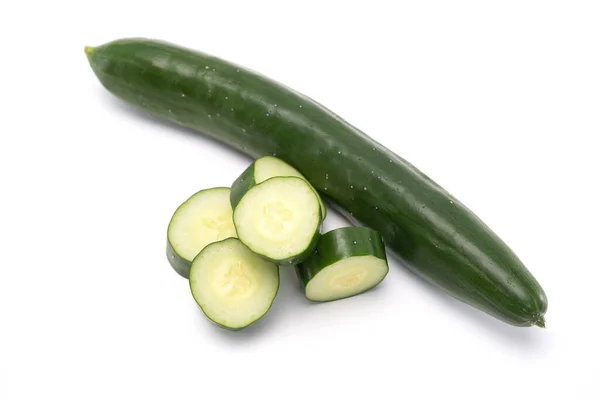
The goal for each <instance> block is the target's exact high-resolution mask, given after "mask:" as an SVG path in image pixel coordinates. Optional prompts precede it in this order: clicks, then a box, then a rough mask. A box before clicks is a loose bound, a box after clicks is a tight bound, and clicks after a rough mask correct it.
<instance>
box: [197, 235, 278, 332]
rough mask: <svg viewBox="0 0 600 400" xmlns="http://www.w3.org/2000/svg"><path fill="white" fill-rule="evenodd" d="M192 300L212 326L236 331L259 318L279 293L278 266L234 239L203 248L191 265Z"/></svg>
mask: <svg viewBox="0 0 600 400" xmlns="http://www.w3.org/2000/svg"><path fill="white" fill-rule="evenodd" d="M189 285H190V290H191V292H192V296H193V297H194V300H195V301H196V303H197V304H198V306H200V309H201V310H202V312H203V313H204V315H205V316H206V317H207V318H208V319H210V320H211V321H213V322H214V323H215V324H217V325H219V326H221V327H223V328H228V329H232V330H239V329H242V328H245V327H247V326H249V325H250V324H252V323H254V322H256V321H258V320H259V319H261V318H262V317H263V316H264V315H265V314H266V313H267V311H269V309H270V308H271V305H272V304H273V300H274V299H275V297H276V296H277V292H278V291H279V267H278V266H277V265H276V264H273V263H271V262H269V261H267V260H265V259H263V258H261V257H258V256H257V255H256V254H254V253H252V252H251V251H250V250H249V249H248V248H247V247H246V246H244V245H243V244H242V242H240V241H239V240H238V239H236V238H229V239H224V240H221V241H218V242H214V243H211V244H209V245H208V246H206V247H205V248H204V249H203V250H202V251H201V252H200V253H198V255H197V256H196V257H195V258H194V261H193V262H192V268H191V270H190V279H189Z"/></svg>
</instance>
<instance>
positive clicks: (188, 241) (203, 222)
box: [167, 187, 236, 278]
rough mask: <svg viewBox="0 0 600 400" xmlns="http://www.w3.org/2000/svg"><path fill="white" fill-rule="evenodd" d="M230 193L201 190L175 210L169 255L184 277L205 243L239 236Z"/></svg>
mask: <svg viewBox="0 0 600 400" xmlns="http://www.w3.org/2000/svg"><path fill="white" fill-rule="evenodd" d="M230 192H231V191H230V189H229V188H226V187H218V188H211V189H205V190H201V191H199V192H197V193H195V194H193V195H192V196H190V197H189V198H188V199H187V200H186V201H184V202H183V203H182V204H181V205H180V206H179V207H177V209H176V210H175V212H174V213H173V216H172V217H171V221H169V226H168V228H167V258H168V260H169V263H170V264H171V266H172V267H173V269H174V270H175V271H177V273H178V274H179V275H181V276H183V277H184V278H188V277H189V275H190V267H191V265H192V260H193V259H194V257H196V255H198V253H199V252H200V251H201V250H202V249H203V248H204V247H205V246H206V245H208V244H210V243H212V242H216V241H218V240H223V239H225V238H229V237H236V232H235V226H234V225H233V210H232V209H231V203H230V200H229V197H230Z"/></svg>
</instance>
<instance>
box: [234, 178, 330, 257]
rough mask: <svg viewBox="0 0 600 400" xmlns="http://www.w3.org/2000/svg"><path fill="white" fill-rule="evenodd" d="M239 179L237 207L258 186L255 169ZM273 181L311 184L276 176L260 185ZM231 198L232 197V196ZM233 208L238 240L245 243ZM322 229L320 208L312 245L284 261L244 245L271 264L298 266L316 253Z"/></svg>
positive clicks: (236, 190) (309, 244)
mask: <svg viewBox="0 0 600 400" xmlns="http://www.w3.org/2000/svg"><path fill="white" fill-rule="evenodd" d="M246 173H251V174H252V176H251V177H249V176H248V175H245V174H246ZM244 175H245V177H244ZM238 179H239V180H240V184H239V187H238V188H237V189H235V192H236V193H237V195H241V196H240V199H239V200H238V201H237V203H236V206H237V204H239V202H240V201H242V198H243V197H244V195H245V194H246V193H248V192H249V191H250V190H251V189H252V188H254V187H255V186H256V185H255V184H254V168H252V169H250V168H248V169H246V171H244V173H242V175H240V177H239V178H238ZM242 179H243V182H242ZM272 179H298V180H300V181H302V182H304V183H305V184H307V185H309V186H310V184H309V183H308V182H306V180H304V179H302V178H297V177H295V176H274V177H272V178H269V179H267V180H265V181H263V182H261V183H260V184H263V183H265V182H268V181H270V180H272ZM248 181H250V182H252V184H251V185H248V184H247V182H248ZM236 182H237V181H236ZM236 182H234V183H233V185H232V187H231V193H233V192H234V186H236ZM243 189H246V191H245V192H243V193H242V192H241V191H242V190H243ZM313 192H314V189H313ZM229 196H230V197H231V194H230V195H229ZM232 207H233V225H235V230H236V231H237V235H238V238H239V239H240V240H241V241H242V242H244V240H243V239H244V238H242V237H240V232H239V230H238V225H237V224H236V221H235V213H236V209H235V207H234V206H233V203H232ZM322 227H323V218H322V214H321V207H320V206H319V224H318V225H317V230H316V231H315V234H314V235H313V237H312V239H311V241H310V243H308V245H307V246H306V247H305V248H304V250H303V251H302V252H301V253H299V254H296V255H294V256H292V257H289V258H286V259H283V260H277V259H274V258H271V257H269V255H268V254H262V253H259V252H258V251H257V250H255V249H253V248H252V247H250V246H248V245H247V244H246V243H244V244H245V245H246V246H248V248H249V249H250V250H252V251H253V252H254V253H255V254H258V255H259V256H261V257H263V258H264V259H266V260H269V261H271V262H274V263H277V264H279V265H296V264H298V263H300V262H302V261H304V260H306V259H307V258H308V257H310V256H311V254H312V253H313V252H314V251H315V249H316V247H317V242H318V241H319V238H320V237H321V228H322Z"/></svg>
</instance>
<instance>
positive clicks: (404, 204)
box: [86, 38, 548, 326]
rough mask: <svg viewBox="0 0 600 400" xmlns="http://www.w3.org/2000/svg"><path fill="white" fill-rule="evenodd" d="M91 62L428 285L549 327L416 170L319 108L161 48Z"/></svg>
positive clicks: (477, 227)
mask: <svg viewBox="0 0 600 400" xmlns="http://www.w3.org/2000/svg"><path fill="white" fill-rule="evenodd" d="M86 53H87V56H88V59H89V62H90V65H91V68H92V70H93V71H94V73H95V74H96V76H97V78H98V79H99V81H100V82H101V84H102V85H103V86H104V87H105V88H106V89H107V90H108V91H110V92H111V93H113V94H114V95H115V96H117V97H118V98H120V99H121V100H123V101H124V102H126V103H128V104H131V105H133V106H135V107H137V108H139V109H141V110H142V111H143V112H145V113H147V114H149V115H152V116H154V117H156V118H159V119H162V120H166V121H171V122H173V123H176V124H179V125H182V126H184V127H188V128H190V129H192V130H195V131H197V132H199V133H203V134H206V135H208V136H210V137H212V138H214V139H216V140H218V141H220V142H222V143H225V144H227V145H229V146H231V147H232V148H235V149H237V150H239V151H240V152H244V153H246V154H248V155H249V156H251V157H253V158H258V157H261V156H265V155H268V154H274V153H275V154H276V155H277V157H278V158H280V159H282V160H284V161H285V162H287V163H289V164H290V165H293V166H294V167H295V168H296V169H298V171H299V172H300V173H301V174H302V175H303V176H305V177H306V179H308V180H309V181H310V183H311V184H312V185H313V186H314V187H315V188H316V189H317V190H318V191H319V192H320V193H322V194H323V195H324V198H325V200H327V202H328V203H330V204H332V206H333V207H335V208H337V209H339V210H341V211H342V212H343V213H344V215H345V216H346V217H347V218H348V219H349V220H350V221H351V222H352V223H353V224H355V225H363V226H368V227H370V228H372V229H374V230H376V231H378V232H379V233H380V234H381V236H382V238H383V240H384V242H385V244H386V248H387V250H388V251H389V252H391V253H393V254H396V255H397V256H398V257H399V258H400V259H401V260H402V261H403V262H402V264H403V265H405V266H407V267H408V268H410V269H411V270H412V271H414V272H415V273H416V274H418V275H419V276H421V277H422V278H424V279H425V280H426V281H428V282H430V283H432V284H434V285H437V286H438V287H440V288H441V289H443V290H444V291H445V292H446V293H448V294H449V295H451V296H453V297H455V298H457V299H459V300H461V301H463V302H465V303H467V304H470V305H472V306H473V307H476V308H478V309H480V310H482V311H484V312H486V313H488V314H490V315H492V316H494V317H496V318H498V319H500V320H502V321H505V322H507V323H509V324H512V325H516V326H532V325H538V326H544V314H545V313H546V310H547V306H548V302H547V298H546V294H545V292H544V290H543V289H542V287H541V285H540V284H539V282H538V281H537V280H536V279H535V277H534V276H533V275H532V273H531V272H530V271H529V270H528V269H527V268H526V267H525V265H524V264H523V263H522V262H521V260H520V259H519V258H518V256H517V255H516V254H515V253H514V252H513V251H512V250H511V249H510V247H509V246H508V245H507V244H506V243H505V242H504V241H502V240H501V239H500V238H499V237H498V236H497V235H496V234H495V233H494V232H493V231H492V230H491V229H490V228H489V227H488V226H487V225H486V224H485V223H484V222H483V221H482V220H481V219H480V218H478V217H477V216H476V215H475V214H474V213H473V212H472V211H470V210H469V209H468V208H467V207H466V206H465V205H464V204H462V203H461V202H460V201H458V199H456V198H454V197H453V196H452V195H451V194H449V193H448V192H447V191H446V190H444V189H443V188H442V187H441V186H439V185H438V184H437V183H435V182H434V181H433V180H432V179H430V178H429V177H428V176H426V175H425V174H424V173H422V172H421V171H419V170H418V169H417V168H416V167H415V166H413V165H412V164H410V163H409V162H408V161H406V160H405V159H403V158H402V157H400V156H398V155H396V154H395V153H394V152H392V151H391V150H389V149H388V148H386V147H384V146H383V145H382V144H380V143H378V142H376V141H375V140H373V139H371V138H370V137H369V136H367V134H365V133H364V132H362V131H360V130H359V129H357V128H356V127H354V126H352V125H351V124H350V123H348V122H347V121H345V120H344V119H342V118H341V117H340V116H338V115H336V114H335V113H333V112H332V111H331V110H329V109H327V108H326V107H324V106H323V105H321V104H319V103H318V102H316V101H314V100H312V99H311V98H308V97H306V96H304V95H302V94H300V93H298V92H296V91H294V90H292V89H290V88H288V87H287V86H285V85H283V84H280V83H278V82H275V81H273V80H271V79H269V78H268V77H266V76H263V75H261V74H259V73H256V72H253V71H252V70H249V69H245V68H243V67H242V66H239V65H236V64H233V63H231V62H228V61H226V60H223V59H220V58H217V57H214V56H211V55H208V54H205V53H202V52H198V51H194V50H191V49H188V48H185V47H181V46H177V45H174V44H170V43H167V42H163V41H155V40H149V39H143V38H133V39H119V40H115V41H113V42H109V43H106V44H104V45H101V46H99V47H96V48H90V47H88V48H86ZM349 88H350V90H352V89H353V88H354V87H353V86H352V85H350V86H349ZM350 93H351V92H350ZM355 94H356V93H355ZM359 96H360V95H359V94H357V96H356V97H357V98H359ZM517 222H518V221H517Z"/></svg>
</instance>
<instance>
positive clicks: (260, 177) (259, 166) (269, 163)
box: [254, 156, 327, 219]
mask: <svg viewBox="0 0 600 400" xmlns="http://www.w3.org/2000/svg"><path fill="white" fill-rule="evenodd" d="M276 176H295V177H297V178H301V179H304V180H305V181H306V182H307V183H308V184H309V185H310V187H311V188H312V189H313V190H314V192H315V194H316V195H317V197H318V200H319V206H320V207H321V215H322V218H323V219H325V217H326V216H327V207H325V203H323V200H322V199H321V196H319V193H318V192H317V189H315V188H314V187H313V186H312V185H311V184H310V182H308V180H307V179H306V178H305V177H304V176H303V175H302V174H301V173H300V171H298V170H297V169H296V168H294V167H292V166H291V165H289V164H288V163H286V162H285V161H282V160H280V159H279V158H275V157H271V156H265V157H261V158H259V159H258V160H256V162H255V163H254V181H255V182H256V183H261V182H264V181H266V180H267V179H269V178H273V177H276Z"/></svg>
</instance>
